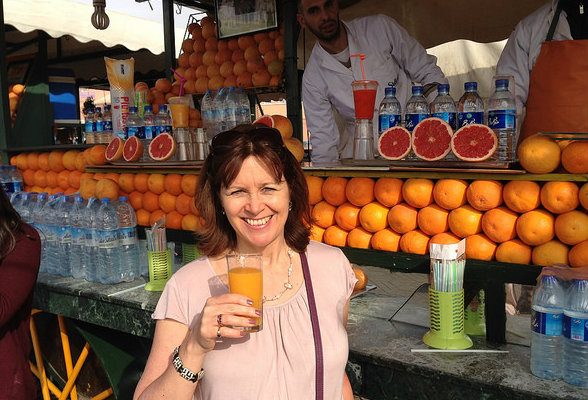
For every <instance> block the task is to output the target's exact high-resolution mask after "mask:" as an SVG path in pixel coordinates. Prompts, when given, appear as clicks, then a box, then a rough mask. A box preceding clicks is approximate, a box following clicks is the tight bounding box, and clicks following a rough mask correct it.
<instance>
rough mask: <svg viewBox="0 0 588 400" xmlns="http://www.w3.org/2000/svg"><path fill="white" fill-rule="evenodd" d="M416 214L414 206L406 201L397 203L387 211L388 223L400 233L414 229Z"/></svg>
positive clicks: (415, 226)
mask: <svg viewBox="0 0 588 400" xmlns="http://www.w3.org/2000/svg"><path fill="white" fill-rule="evenodd" d="M417 215H418V211H417V209H416V208H414V207H412V206H410V205H408V204H406V203H400V204H397V205H395V206H394V207H392V208H391V209H390V211H389V212H388V225H390V228H392V229H393V230H394V231H395V232H397V233H400V234H403V233H406V232H409V231H412V230H415V229H416V228H417Z"/></svg>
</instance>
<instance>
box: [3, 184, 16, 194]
mask: <svg viewBox="0 0 588 400" xmlns="http://www.w3.org/2000/svg"><path fill="white" fill-rule="evenodd" d="M2 189H4V193H14V182H2Z"/></svg>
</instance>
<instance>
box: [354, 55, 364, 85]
mask: <svg viewBox="0 0 588 400" xmlns="http://www.w3.org/2000/svg"><path fill="white" fill-rule="evenodd" d="M351 57H359V66H360V68H361V77H362V78H363V80H364V81H365V80H366V78H365V71H364V70H363V60H365V54H363V53H356V54H352V55H351Z"/></svg>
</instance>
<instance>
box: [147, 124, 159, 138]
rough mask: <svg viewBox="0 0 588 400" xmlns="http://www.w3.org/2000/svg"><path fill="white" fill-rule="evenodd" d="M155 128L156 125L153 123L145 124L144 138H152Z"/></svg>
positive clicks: (154, 134)
mask: <svg viewBox="0 0 588 400" xmlns="http://www.w3.org/2000/svg"><path fill="white" fill-rule="evenodd" d="M156 130H157V127H155V126H153V125H147V126H145V139H153V138H154V137H155V136H157V134H156Z"/></svg>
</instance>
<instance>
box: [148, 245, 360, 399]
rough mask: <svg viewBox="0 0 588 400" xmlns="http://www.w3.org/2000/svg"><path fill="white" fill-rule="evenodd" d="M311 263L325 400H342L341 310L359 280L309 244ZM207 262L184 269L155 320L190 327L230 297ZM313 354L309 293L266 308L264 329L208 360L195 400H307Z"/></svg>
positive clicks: (335, 257)
mask: <svg viewBox="0 0 588 400" xmlns="http://www.w3.org/2000/svg"><path fill="white" fill-rule="evenodd" d="M307 257H308V264H309V268H310V273H311V279H312V285H313V289H314V293H315V300H316V306H317V310H318V314H319V315H318V316H319V323H320V329H321V335H322V341H323V353H324V370H325V382H324V383H325V385H324V386H325V388H324V399H325V400H340V399H341V398H342V388H343V374H344V373H345V365H346V362H347V355H348V351H349V348H348V343H347V331H346V328H345V326H344V321H343V308H344V306H345V303H347V301H348V300H349V297H350V296H351V293H352V291H353V287H354V285H355V282H356V281H357V279H356V278H355V275H354V273H353V270H352V269H351V266H350V264H349V261H348V260H347V258H346V257H345V255H344V254H343V252H342V251H341V250H340V249H338V248H335V247H331V246H327V245H325V244H322V243H317V242H312V241H311V242H310V244H309V245H308V248H307ZM227 292H228V288H227V287H226V285H225V284H224V283H223V282H222V281H221V280H220V279H219V277H218V276H217V275H216V274H215V273H214V271H213V270H212V267H211V265H210V263H209V261H208V258H206V257H202V258H200V259H198V260H196V261H193V262H191V263H190V264H187V265H186V266H184V267H182V268H181V269H180V270H179V271H178V272H176V273H175V274H174V275H173V276H172V277H171V279H170V280H169V281H168V283H167V285H166V287H165V290H164V291H163V293H162V295H161V298H160V299H159V303H158V304H157V307H156V309H155V312H154V313H153V316H152V317H153V319H173V320H175V321H178V322H181V323H182V324H185V325H191V324H193V322H194V321H195V320H196V319H197V318H198V316H199V314H200V313H201V312H202V308H203V307H204V303H205V302H206V299H207V298H208V297H210V296H217V295H220V294H223V293H227ZM315 366H316V364H315V355H314V342H313V335H312V326H311V322H310V312H309V308H308V301H307V297H306V289H305V287H304V285H301V287H300V289H299V291H298V293H297V294H296V295H295V296H294V297H292V298H291V299H289V300H288V301H287V302H286V303H284V304H279V305H276V306H271V305H267V304H265V305H264V309H263V329H262V330H261V331H260V332H257V333H251V334H249V335H247V336H245V337H244V338H242V339H226V338H225V339H223V340H222V342H218V343H217V344H216V347H215V349H214V350H213V351H211V352H209V353H208V354H207V355H206V358H205V360H204V366H203V368H204V370H205V371H206V374H205V376H204V378H203V379H202V381H200V383H199V384H198V386H197V389H196V392H195V394H194V398H195V399H198V400H226V399H231V400H253V399H256V400H278V399H279V400H312V399H314V395H315Z"/></svg>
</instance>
